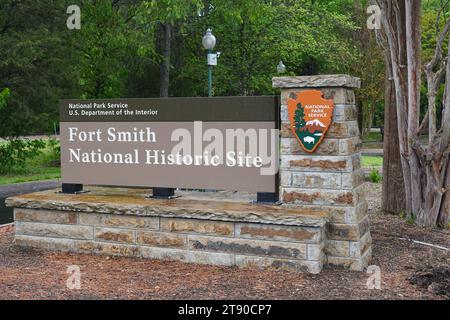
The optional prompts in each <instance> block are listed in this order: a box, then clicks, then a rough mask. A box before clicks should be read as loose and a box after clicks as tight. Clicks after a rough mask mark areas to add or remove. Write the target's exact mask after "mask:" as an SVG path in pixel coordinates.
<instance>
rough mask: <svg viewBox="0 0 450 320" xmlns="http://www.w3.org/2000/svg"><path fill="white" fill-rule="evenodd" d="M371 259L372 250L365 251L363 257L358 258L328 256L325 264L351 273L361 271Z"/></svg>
mask: <svg viewBox="0 0 450 320" xmlns="http://www.w3.org/2000/svg"><path fill="white" fill-rule="evenodd" d="M371 257H372V249H371V248H369V249H368V250H366V252H365V253H364V255H363V256H362V257H360V258H345V257H333V256H328V257H327V262H328V264H329V265H331V266H338V267H342V268H345V269H350V270H352V271H363V270H364V268H366V267H367V266H368V264H369V262H370V259H371Z"/></svg>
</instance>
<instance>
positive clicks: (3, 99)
mask: <svg viewBox="0 0 450 320" xmlns="http://www.w3.org/2000/svg"><path fill="white" fill-rule="evenodd" d="M8 97H9V89H8V88H5V89H3V90H2V91H1V92H0V110H1V109H3V108H4V107H6V103H7V100H8Z"/></svg>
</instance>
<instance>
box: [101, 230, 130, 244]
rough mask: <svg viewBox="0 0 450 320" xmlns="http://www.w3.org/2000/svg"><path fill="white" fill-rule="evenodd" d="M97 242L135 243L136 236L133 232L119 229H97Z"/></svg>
mask: <svg viewBox="0 0 450 320" xmlns="http://www.w3.org/2000/svg"><path fill="white" fill-rule="evenodd" d="M94 235H95V240H98V241H108V242H118V243H134V242H135V235H134V231H133V230H126V229H117V228H114V229H112V228H95V230H94Z"/></svg>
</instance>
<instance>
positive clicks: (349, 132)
mask: <svg viewBox="0 0 450 320" xmlns="http://www.w3.org/2000/svg"><path fill="white" fill-rule="evenodd" d="M327 136H328V137H329V138H334V139H343V138H353V137H359V126H358V121H339V122H333V123H332V124H331V126H330V128H329V129H328V132H327Z"/></svg>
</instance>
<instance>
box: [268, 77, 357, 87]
mask: <svg viewBox="0 0 450 320" xmlns="http://www.w3.org/2000/svg"><path fill="white" fill-rule="evenodd" d="M272 86H273V87H274V88H282V89H285V88H336V87H340V88H353V89H358V88H360V87H361V79H360V78H356V77H352V76H349V75H346V74H333V75H316V76H302V77H275V78H273V79H272Z"/></svg>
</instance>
